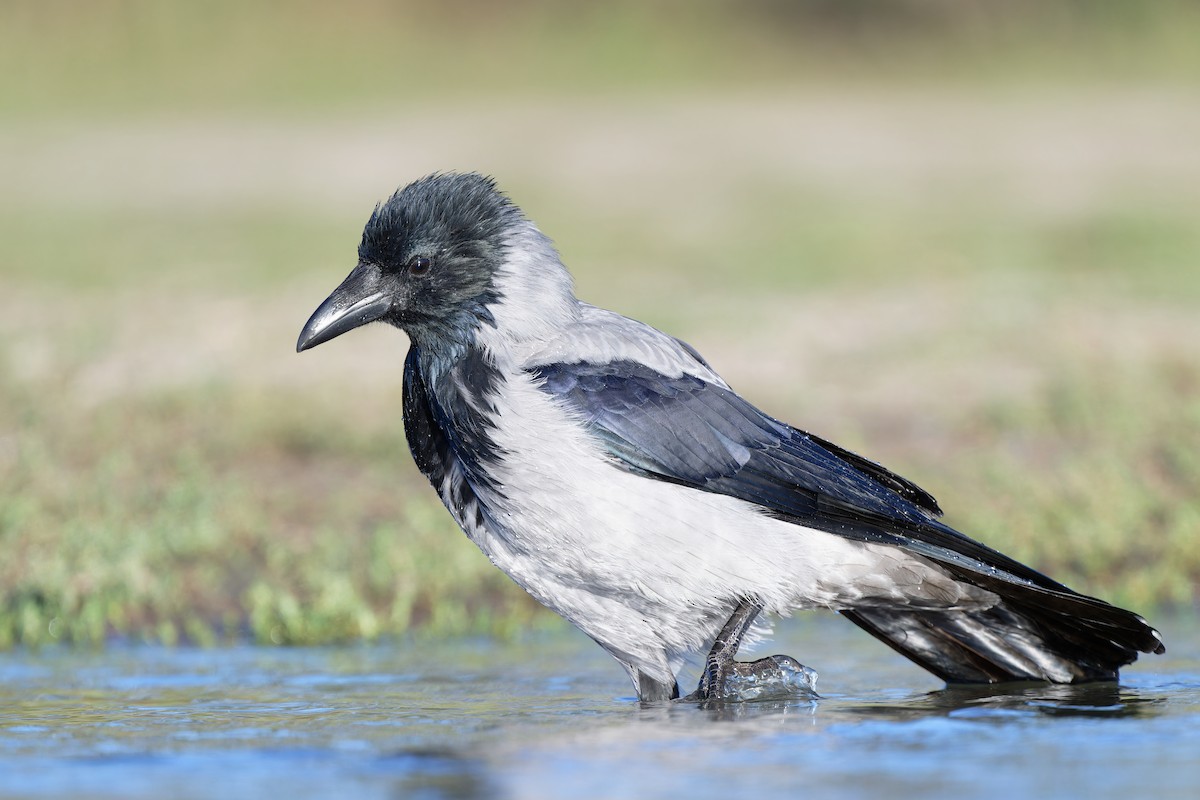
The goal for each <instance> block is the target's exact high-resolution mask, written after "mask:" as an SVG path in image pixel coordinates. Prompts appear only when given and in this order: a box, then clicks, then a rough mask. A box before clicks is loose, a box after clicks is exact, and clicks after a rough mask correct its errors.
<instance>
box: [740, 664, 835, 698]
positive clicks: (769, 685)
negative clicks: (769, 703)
mask: <svg viewBox="0 0 1200 800" xmlns="http://www.w3.org/2000/svg"><path fill="white" fill-rule="evenodd" d="M816 696H817V671H816V670H814V669H810V668H809V667H806V666H804V665H803V664H801V663H800V662H799V661H797V660H796V659H794V658H792V657H791V656H767V657H766V658H761V659H759V660H758V661H751V662H737V663H735V664H734V668H733V670H732V671H731V672H730V674H729V676H728V677H727V678H726V679H725V692H724V694H723V695H722V698H721V699H723V700H729V701H746V700H789V699H795V698H804V699H812V698H815V697H816Z"/></svg>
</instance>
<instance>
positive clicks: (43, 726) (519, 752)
mask: <svg viewBox="0 0 1200 800" xmlns="http://www.w3.org/2000/svg"><path fill="white" fill-rule="evenodd" d="M1156 621H1159V622H1161V620H1156ZM1167 623H1168V624H1166V625H1163V626H1162V630H1163V633H1164V638H1165V639H1166V641H1167V644H1168V648H1169V652H1168V653H1167V655H1166V656H1159V657H1145V658H1144V659H1143V661H1141V662H1139V664H1137V665H1135V666H1134V667H1132V668H1130V669H1128V670H1127V671H1126V672H1125V674H1124V675H1123V680H1122V683H1121V685H1120V686H1119V687H1117V686H1105V685H1097V686H1090V687H1081V688H1074V689H1073V688H1070V687H1044V686H1031V687H1008V688H1005V689H1003V690H992V691H985V690H973V691H967V690H953V691H951V690H942V689H941V687H940V684H939V683H938V682H936V681H935V680H934V679H932V678H930V677H928V676H927V675H925V674H924V673H923V672H922V671H920V670H919V669H917V668H915V667H912V666H910V665H909V664H908V662H906V661H904V660H903V659H901V658H900V657H898V656H896V655H894V654H893V653H892V652H891V651H890V650H888V649H887V648H885V647H883V646H882V645H879V644H877V643H876V642H875V641H874V640H873V639H871V638H870V637H868V636H866V635H865V634H862V633H861V632H859V631H858V630H857V629H855V628H854V627H853V626H851V625H849V624H848V623H846V622H844V621H842V620H839V619H836V618H832V617H829V618H824V617H815V618H809V619H806V620H805V621H803V622H789V623H786V624H784V625H783V626H781V628H780V630H779V631H778V633H777V636H776V638H775V640H774V642H772V643H769V644H767V645H766V646H765V647H764V648H763V649H761V650H760V652H759V655H766V654H769V653H789V654H791V655H794V656H796V657H798V658H800V660H801V661H804V662H805V663H807V664H809V665H810V666H812V667H814V668H816V669H817V670H818V671H819V672H820V674H821V675H820V679H819V681H818V683H817V689H818V691H819V692H820V693H821V698H820V699H819V700H816V701H814V702H809V701H795V702H788V703H780V702H763V703H745V704H739V705H735V706H734V705H731V706H726V707H724V708H722V709H702V708H700V707H698V706H695V705H683V704H671V705H667V706H658V707H642V706H639V704H638V703H637V702H636V701H635V700H634V699H633V697H632V689H631V687H630V686H629V685H628V684H627V683H626V681H625V678H624V673H623V672H622V671H621V670H620V669H619V668H618V667H617V665H616V663H615V662H613V661H611V660H609V659H608V657H607V656H605V655H603V654H602V653H601V651H600V650H599V649H598V648H597V647H596V646H595V645H594V644H592V643H591V642H590V641H588V640H587V639H585V638H584V637H582V636H578V635H575V634H570V635H565V634H564V635H556V636H544V637H534V638H530V639H529V640H528V641H525V642H522V643H521V644H520V645H512V644H508V645H501V644H497V643H494V642H491V641H488V640H483V639H471V640H459V641H453V642H403V643H397V644H392V645H378V646H376V645H372V646H357V647H341V648H320V649H265V648H258V647H238V648H232V649H214V650H197V649H164V648H157V647H112V648H109V649H108V650H106V651H104V652H80V651H70V650H43V651H41V652H37V653H28V652H16V653H7V654H0V796H5V797H12V796H16V797H65V796H72V797H78V796H88V797H168V796H169V797H180V798H202V797H222V798H227V797H258V796H263V795H267V794H270V795H272V796H275V797H287V798H288V799H289V800H295V799H296V798H306V797H319V796H330V795H338V796H351V797H364V798H373V797H397V798H400V797H420V798H476V797H511V798H542V797H567V798H573V797H579V798H583V797H587V798H592V797H637V798H655V797H662V798H667V797H671V798H674V797H687V798H689V800H692V799H694V798H710V797H712V798H716V797H720V798H730V799H731V800H732V798H740V797H744V796H748V795H749V793H750V792H775V795H774V796H775V797H776V798H783V797H793V796H806V797H813V798H818V797H819V798H826V797H863V798H867V797H872V798H873V797H889V796H895V797H954V798H992V797H995V798H1005V800H1010V799H1011V798H1015V797H1048V796H1052V797H1058V796H1061V797H1087V798H1089V800H1096V799H1098V798H1117V797H1121V798H1132V797H1156V798H1167V797H1180V798H1184V797H1186V798H1194V797H1197V796H1200V789H1198V788H1197V787H1200V635H1198V634H1200V628H1198V626H1197V625H1196V624H1195V622H1179V623H1178V624H1174V625H1172V624H1169V623H1170V620H1167ZM801 793H803V794H801Z"/></svg>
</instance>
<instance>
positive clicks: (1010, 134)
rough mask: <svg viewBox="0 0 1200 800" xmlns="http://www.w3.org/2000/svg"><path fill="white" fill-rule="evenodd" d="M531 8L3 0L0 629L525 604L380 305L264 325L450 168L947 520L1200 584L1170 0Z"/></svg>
mask: <svg viewBox="0 0 1200 800" xmlns="http://www.w3.org/2000/svg"><path fill="white" fill-rule="evenodd" d="M76 5H77V4H76ZM549 5H551V4H542V3H539V2H527V3H521V4H517V6H515V8H516V11H514V12H512V13H511V14H507V15H501V16H489V15H488V13H487V11H486V10H487V8H490V7H488V6H484V5H483V4H476V3H471V2H464V3H453V4H439V5H437V7H436V10H435V9H434V7H433V6H430V7H429V8H425V7H424V5H422V4H385V3H376V2H373V0H362V1H361V2H355V3H351V4H348V5H346V6H345V7H342V6H338V7H337V8H334V7H333V6H330V5H329V4H321V3H297V4H286V5H284V4H273V3H259V4H244V3H213V4H205V5H204V6H203V8H201V7H199V6H195V5H194V4H186V3H140V2H127V3H100V4H97V5H95V6H89V8H87V9H78V8H75V7H74V6H73V5H72V6H68V5H66V4H56V3H38V4H33V3H13V4H8V5H6V6H5V7H4V8H3V9H2V10H0V15H3V16H0V67H3V69H0V119H2V120H3V122H4V123H5V124H4V125H3V126H0V179H2V181H0V182H3V184H4V185H5V189H6V191H5V192H4V193H0V647H7V646H12V645H16V644H38V643H44V642H49V641H55V640H58V641H72V642H80V643H97V642H102V641H104V640H106V639H107V638H109V637H111V636H113V635H117V636H125V637H130V638H134V639H148V640H157V641H163V642H181V641H186V642H198V643H211V642H218V641H222V640H224V639H229V638H242V637H252V638H253V639H256V640H258V641H262V642H279V643H288V642H296V643H319V642H329V641H338V640H345V639H355V638H359V637H367V638H370V637H376V636H385V635H393V634H400V633H405V632H410V631H423V632H426V633H428V634H430V635H440V634H449V633H459V632H467V631H486V632H493V633H497V634H501V635H503V634H505V633H507V632H512V631H514V630H518V629H522V628H524V627H527V626H529V625H555V624H558V623H557V622H556V621H555V620H554V619H552V618H551V617H550V615H548V614H546V613H545V612H543V611H541V610H540V609H539V608H537V607H536V606H535V605H534V604H533V603H532V601H530V600H529V599H528V598H527V597H526V596H525V595H524V594H523V593H522V592H521V591H520V590H519V589H517V588H516V587H515V586H514V585H512V584H511V583H510V582H509V581H508V579H507V578H505V577H504V576H502V575H501V574H500V573H498V572H497V571H496V570H495V569H494V568H493V567H491V565H490V564H489V563H488V562H487V560H486V559H485V558H484V557H483V556H482V555H481V554H479V553H478V552H477V551H476V550H475V548H474V547H473V545H471V544H470V543H469V542H468V541H467V540H466V539H465V537H463V536H462V534H461V533H460V532H459V531H457V530H456V529H455V528H454V526H453V525H452V523H451V522H450V521H449V519H448V517H447V515H446V514H445V512H444V511H443V510H442V509H441V508H440V505H439V504H438V503H437V502H436V500H435V499H434V498H433V495H432V491H431V490H430V489H429V487H428V486H427V485H425V484H424V482H423V480H422V479H421V478H420V477H419V476H418V475H417V473H416V470H415V468H414V467H413V465H412V464H411V461H410V459H409V457H408V455H407V452H406V446H405V443H404V441H403V438H402V432H401V431H402V428H401V423H400V417H399V408H400V372H401V370H400V364H401V360H402V357H403V352H404V347H405V344H404V342H403V338H402V337H401V336H399V335H396V334H394V332H390V331H385V330H379V329H369V330H364V331H359V332H355V334H354V335H353V336H348V337H345V338H344V339H340V340H338V341H337V342H334V343H330V344H329V345H327V346H324V347H321V348H319V349H317V350H316V351H314V352H311V353H305V354H304V355H303V356H296V355H295V354H294V353H293V352H292V348H293V344H294V341H295V336H296V334H297V332H298V330H299V327H300V326H301V324H302V323H303V322H304V320H305V319H306V318H307V316H308V314H309V313H310V312H311V310H312V309H313V308H314V307H315V306H316V304H317V303H318V302H319V301H320V300H321V299H322V298H323V297H324V296H325V294H326V293H327V292H328V291H329V290H330V289H331V288H332V287H333V286H334V285H335V284H336V283H337V281H338V280H339V279H340V278H341V277H342V275H343V274H344V273H345V272H346V271H348V270H349V268H350V267H351V266H352V263H353V255H354V247H355V245H356V243H357V240H358V236H359V233H360V230H361V225H362V222H363V220H364V219H365V218H366V215H367V214H368V213H369V211H370V208H371V206H372V205H373V203H374V202H375V201H376V200H378V199H380V198H381V197H382V196H384V195H386V193H388V192H390V191H391V190H392V189H393V188H395V186H396V184H398V183H402V182H405V181H407V180H410V179H412V178H415V177H417V176H419V175H422V174H426V173H428V172H431V171H433V170H439V169H478V170H482V171H486V172H490V173H493V174H495V175H496V176H497V177H498V178H499V179H500V180H501V183H502V185H503V186H504V187H505V188H506V189H507V190H509V191H510V192H511V193H512V195H513V196H514V198H515V199H516V200H517V201H518V202H519V203H521V204H522V205H523V206H524V207H525V208H526V209H527V210H528V211H529V213H530V214H531V216H533V217H534V218H535V219H536V220H537V221H538V222H539V224H540V225H541V226H542V227H543V229H544V230H545V231H546V232H547V233H549V234H550V235H552V236H553V237H554V238H555V239H556V241H557V243H558V245H559V247H560V249H561V251H562V252H563V254H564V256H565V258H566V260H567V262H568V264H569V265H570V266H571V268H572V270H573V272H574V273H575V275H576V277H577V279H578V285H579V292H580V295H581V296H582V297H584V298H585V299H588V300H590V301H593V302H596V303H598V304H601V305H607V306H611V307H614V308H617V309H618V310H620V311H623V312H625V313H628V314H630V315H633V316H637V317H640V318H644V319H647V320H648V321H650V322H652V323H654V324H657V325H659V326H661V327H663V328H665V329H667V330H669V331H670V332H672V333H674V334H676V335H680V336H682V337H683V338H685V339H688V340H689V341H691V342H692V343H694V344H695V345H697V346H698V347H699V348H700V350H701V351H703V352H704V353H705V354H706V355H707V356H708V357H709V359H710V360H711V361H712V362H713V363H714V364H715V365H716V366H717V367H718V369H720V370H721V371H722V372H723V373H724V374H725V375H726V377H727V378H728V379H729V380H730V381H731V383H733V384H734V385H735V386H736V387H737V388H738V389H739V390H740V391H742V392H743V393H744V394H746V395H748V396H750V397H751V398H753V399H754V400H756V401H757V402H759V403H760V404H762V405H763V406H764V407H765V408H766V409H767V410H768V411H770V412H771V413H773V414H775V415H776V416H779V417H781V418H783V419H786V420H788V421H791V422H794V423H796V424H798V425H800V426H802V427H807V428H809V429H811V430H813V431H814V432H816V433H819V434H821V435H823V436H827V437H829V438H831V439H833V440H835V441H838V442H840V443H843V444H845V445H847V446H849V447H851V448H852V449H856V450H859V451H861V452H863V453H864V454H866V455H868V456H871V457H873V458H877V459H879V460H880V461H882V462H883V463H885V464H887V465H888V466H890V467H892V468H894V469H896V470H898V471H899V472H901V473H902V474H905V475H908V476H910V477H912V478H913V479H915V480H917V481H918V482H919V483H921V484H922V485H924V486H925V487H926V488H928V489H930V490H931V491H933V492H934V494H936V495H937V496H938V498H939V499H940V500H941V501H942V504H943V506H944V507H945V508H946V509H947V511H948V518H949V520H950V521H951V522H952V523H953V524H955V525H956V526H958V527H960V528H962V529H963V530H964V531H967V532H968V533H970V534H972V535H975V536H977V537H979V538H982V539H984V540H985V541H987V542H988V543H989V544H991V545H993V546H995V547H997V548H999V549H1001V550H1005V551H1008V552H1011V553H1012V554H1013V555H1015V556H1017V557H1019V558H1021V559H1023V560H1026V561H1028V562H1029V563H1031V564H1032V565H1034V566H1036V567H1038V568H1040V569H1043V570H1044V571H1046V572H1048V573H1050V574H1052V575H1054V576H1055V577H1057V578H1059V579H1061V580H1063V581H1065V582H1067V583H1069V584H1071V585H1073V586H1075V587H1076V588H1078V589H1080V590H1083V591H1087V592H1090V593H1095V594H1099V595H1101V596H1104V597H1108V598H1111V599H1113V600H1115V601H1119V602H1122V603H1126V604H1129V605H1131V606H1133V607H1136V608H1138V609H1140V610H1143V611H1146V612H1150V611H1151V610H1153V609H1155V608H1172V607H1194V605H1195V604H1196V602H1197V598H1198V596H1200V590H1198V589H1197V586H1198V585H1200V457H1198V456H1197V454H1198V453H1200V349H1198V347H1200V345H1197V343H1198V342H1200V313H1198V309H1200V269H1198V268H1197V265H1200V224H1198V221H1197V216H1196V212H1195V209H1196V208H1200V188H1198V187H1200V161H1197V159H1196V157H1195V142H1196V141H1198V140H1200V114H1198V113H1197V112H1196V111H1195V108H1196V104H1195V102H1194V100H1195V94H1196V87H1197V85H1198V83H1197V75H1198V74H1200V69H1198V67H1200V61H1197V59H1198V58H1200V56H1198V55H1197V54H1198V53H1200V50H1197V48H1195V46H1194V42H1195V41H1196V33H1197V31H1200V15H1198V14H1197V13H1196V10H1195V8H1194V7H1193V5H1192V4H1187V3H1161V4H1154V5H1153V6H1147V7H1146V8H1141V7H1139V8H1138V9H1133V8H1132V7H1130V6H1129V5H1128V4H1123V3H1065V4H1035V3H1014V4H1005V8H1006V9H1009V10H1006V11H996V10H994V9H995V8H996V6H995V4H992V3H983V2H980V3H927V2H913V3H904V2H901V3H874V2H867V1H865V0H864V2H859V3H811V4H805V5H803V6H802V7H800V8H801V10H799V11H789V9H790V8H791V7H792V4H776V3H772V2H755V3H752V4H748V5H747V4H725V3H721V2H713V3H702V4H687V7H688V9H689V13H688V14H680V13H679V10H680V8H682V4H679V5H676V4H671V3H668V4H662V5H661V6H659V5H656V6H654V8H653V9H651V10H647V9H648V8H649V7H647V6H645V5H644V4H635V3H622V4H616V6H614V7H612V8H609V9H608V10H607V11H606V12H605V14H603V15H600V16H593V15H592V13H591V12H588V11H586V10H575V11H569V10H564V9H566V8H567V6H562V7H561V8H560V5H561V4H553V6H554V7H553V8H550V7H549ZM568 5H571V4H568ZM571 7H572V8H573V6H571ZM885 7H886V8H885ZM1010 15H1011V16H1010Z"/></svg>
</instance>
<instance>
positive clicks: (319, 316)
mask: <svg viewBox="0 0 1200 800" xmlns="http://www.w3.org/2000/svg"><path fill="white" fill-rule="evenodd" d="M391 308H392V296H391V293H390V292H387V291H385V290H384V286H383V281H382V280H381V276H380V272H379V268H378V267H376V266H374V265H372V264H359V265H358V266H357V267H355V268H354V271H353V272H351V273H350V274H349V275H347V276H346V280H344V281H342V283H341V285H340V286H338V287H337V288H336V289H334V290H333V294H331V295H329V297H327V298H326V299H325V302H324V303H321V305H320V307H319V308H318V309H317V310H316V311H314V312H313V315H312V316H311V317H309V318H308V322H307V323H305V325H304V330H302V331H300V338H299V339H298V340H296V352H297V353H300V352H302V351H304V350H307V349H308V348H310V347H316V346H317V345H319V344H321V343H322V342H328V341H329V340H330V339H332V338H334V337H336V336H341V335H342V334H343V333H345V332H346V331H352V330H354V329H355V328H357V327H359V326H361V325H366V324H367V323H368V322H374V321H375V320H377V319H379V318H380V317H382V316H383V315H384V314H386V313H387V312H388V311H390V310H391Z"/></svg>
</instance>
